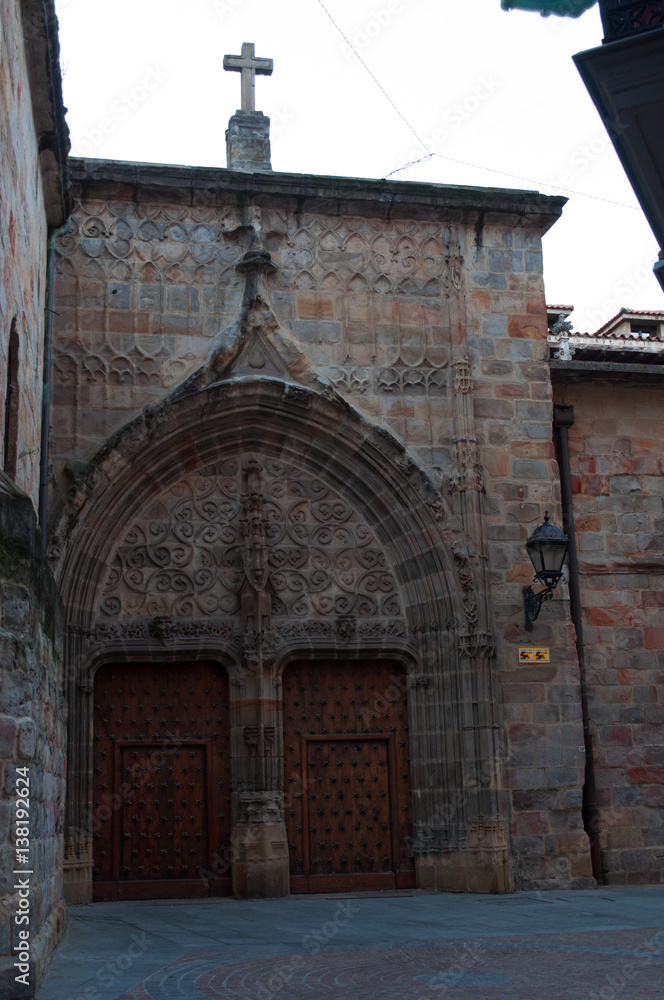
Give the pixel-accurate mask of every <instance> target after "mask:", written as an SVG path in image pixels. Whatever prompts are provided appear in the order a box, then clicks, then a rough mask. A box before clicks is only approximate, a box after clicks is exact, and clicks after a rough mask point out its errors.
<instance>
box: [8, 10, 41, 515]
mask: <svg viewBox="0 0 664 1000" xmlns="http://www.w3.org/2000/svg"><path fill="white" fill-rule="evenodd" d="M21 7H22V4H21V3H20V2H19V0H0V23H1V24H2V34H1V35H0V109H1V110H2V114H1V115H0V145H1V146H2V150H3V154H2V155H3V162H2V173H1V175H0V245H2V247H3V261H2V268H0V371H1V372H2V375H1V376H0V413H2V414H4V403H5V392H6V377H5V372H6V364H7V352H8V346H9V335H10V330H11V327H12V322H15V324H16V332H17V333H18V337H19V362H18V370H19V411H18V417H19V421H18V463H17V473H16V482H17V484H18V485H19V487H20V488H21V489H23V490H25V492H26V493H28V494H29V496H30V497H32V500H33V502H34V503H35V506H36V504H37V493H38V489H39V451H40V430H41V393H42V381H43V376H42V349H43V326H44V304H43V302H44V276H45V266H46V209H45V204H44V195H43V189H42V178H41V171H40V164H39V152H38V148H37V141H36V135H35V132H36V129H35V120H34V115H33V104H32V99H31V88H30V81H29V73H28V63H27V59H28V53H27V50H26V45H25V41H24V37H23V22H22V17H21ZM2 448H3V438H2V436H1V435H0V451H1V450H2ZM3 461H4V456H0V462H3ZM0 467H1V466H0Z"/></svg>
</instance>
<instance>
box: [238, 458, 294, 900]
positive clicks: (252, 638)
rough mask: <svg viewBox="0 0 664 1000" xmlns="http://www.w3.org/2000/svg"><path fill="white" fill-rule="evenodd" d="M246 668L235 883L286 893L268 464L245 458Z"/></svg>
mask: <svg viewBox="0 0 664 1000" xmlns="http://www.w3.org/2000/svg"><path fill="white" fill-rule="evenodd" d="M243 473H244V485H245V492H244V494H243V496H242V497H241V500H242V505H243V508H244V518H243V520H242V529H243V533H244V554H243V560H244V574H245V583H244V588H243V590H242V593H241V610H242V628H243V664H242V665H243V672H242V676H241V678H240V679H239V681H238V687H239V690H238V696H237V699H236V705H235V713H234V714H235V724H234V726H233V729H232V732H231V741H232V744H231V745H232V750H233V767H234V780H233V787H234V795H233V799H234V801H233V817H234V821H233V829H232V834H231V838H232V854H233V891H234V893H235V895H236V896H240V897H242V898H246V899H254V898H262V897H269V896H287V895H288V893H289V878H290V873H289V860H288V841H287V837H286V826H285V823H284V796H283V746H282V743H283V740H282V735H281V733H282V726H281V703H280V699H279V692H280V685H278V681H277V679H276V675H275V672H274V637H273V635H272V631H271V613H270V604H271V594H270V581H269V569H268V563H267V546H266V542H265V530H266V526H267V525H266V521H265V519H264V517H263V505H264V502H265V497H264V495H263V492H262V476H261V473H262V469H261V466H260V463H259V462H257V461H256V460H255V459H252V458H250V459H248V460H247V461H246V463H245V465H244V469H243Z"/></svg>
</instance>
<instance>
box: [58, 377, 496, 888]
mask: <svg viewBox="0 0 664 1000" xmlns="http://www.w3.org/2000/svg"><path fill="white" fill-rule="evenodd" d="M225 463H226V464H225ZM227 463H231V464H230V465H228V464H227ZM233 463H234V464H233ZM188 490H189V493H187V491H188ZM183 501H186V502H183ZM206 504H211V505H213V506H212V507H210V508H209V510H208V509H206V507H205V505H206ZM187 505H188V513H187V514H186V516H180V515H182V512H183V510H184V509H185V508H187ZM224 505H226V506H225V507H224ZM212 509H213V513H212V514H210V511H211V510H212ZM298 525H299V526H300V527H301V528H302V532H301V535H302V537H301V538H300V540H299V541H300V543H301V544H300V545H299V548H300V549H301V550H303V551H301V552H300V553H299V554H298V553H297V552H296V551H295V550H297V549H298V537H297V527H298ZM151 526H152V527H151ZM220 526H221V528H222V529H223V530H222V532H221V534H220ZM153 529H154V530H153ZM189 529H192V530H193V536H192V535H187V531H188V530H189ZM207 529H210V530H208V532H207V535H206V530H207ZM291 529H292V530H291ZM151 531H152V536H151V537H150V532H151ZM284 532H286V533H288V532H290V535H289V538H290V541H289V544H288V545H285V544H284V543H283V537H284ZM315 532H318V536H317V538H316V540H315V543H314V540H313V533H315ZM305 536H306V538H305ZM328 536H329V538H328V542H327V543H326V544H323V542H322V541H321V540H322V539H323V537H328ZM200 538H202V541H200V540H199V541H198V542H197V541H196V539H200ZM167 540H168V544H165V543H166V541H167ZM454 541H455V530H454V519H453V518H452V516H451V515H450V513H449V511H447V510H446V507H445V504H444V501H443V500H442V497H441V495H440V493H439V492H438V490H437V489H436V488H435V486H434V485H433V484H432V483H431V481H430V480H429V479H428V478H427V476H426V475H425V474H424V473H423V472H422V470H420V469H419V468H418V467H417V465H416V464H415V463H414V461H413V460H412V458H411V457H410V456H409V455H408V454H407V453H406V451H405V450H404V448H403V447H402V446H401V445H400V444H399V443H398V442H397V441H396V440H395V439H394V438H393V437H392V436H391V435H390V434H389V433H388V432H386V431H385V430H382V429H381V428H378V427H376V426H374V425H372V424H371V423H369V422H368V421H367V420H366V419H364V418H363V417H362V416H361V415H360V414H359V413H358V412H357V411H355V410H353V409H352V408H351V407H350V406H349V405H348V404H347V403H346V402H345V401H344V400H342V399H341V398H340V397H338V396H337V395H336V394H335V393H334V392H332V391H331V390H329V389H326V390H324V391H323V392H318V391H315V390H313V389H308V388H304V387H302V386H299V385H294V384H292V383H289V382H285V381H283V380H282V379H280V378H277V377H256V376H248V377H241V378H234V379H229V380H226V381H221V382H218V383H214V384H212V385H208V386H205V387H203V388H198V389H197V390H195V391H192V392H191V393H190V394H186V392H184V391H179V392H178V393H177V394H175V395H174V396H173V397H171V398H168V399H166V400H165V401H164V402H163V403H162V404H160V405H159V406H158V407H155V408H154V409H153V410H151V411H147V412H144V413H143V414H142V415H141V416H140V417H139V418H137V419H136V420H134V421H133V422H131V423H130V424H128V425H127V426H126V427H125V428H124V429H123V430H122V432H120V433H119V434H118V435H117V436H116V437H115V438H114V439H112V440H111V441H110V442H109V443H108V444H107V445H106V447H105V448H104V449H103V450H102V451H101V452H100V453H99V454H98V455H97V456H96V458H95V460H94V461H93V462H92V463H91V466H90V468H89V471H88V473H87V475H86V477H85V479H84V481H83V482H82V483H80V484H79V486H78V488H77V490H76V492H75V494H72V496H71V497H69V498H68V501H67V505H66V506H65V508H64V510H63V515H62V518H61V521H60V523H59V525H58V526H57V528H56V531H55V534H54V545H55V551H56V554H57V556H58V559H57V566H56V572H57V577H58V581H59V584H60V588H61V593H62V595H63V601H64V605H65V609H66V618H67V625H66V627H67V634H66V637H67V647H68V648H67V664H68V678H69V681H68V687H69V704H70V743H69V747H70V750H69V772H70V781H69V798H68V805H67V823H68V831H69V840H68V847H67V872H68V875H67V878H68V881H69V890H68V892H69V897H70V899H72V900H74V899H85V898H87V894H88V893H89V884H90V876H91V851H90V810H91V773H92V750H91V746H92V741H91V736H92V733H91V693H92V670H93V664H94V663H95V662H98V661H99V659H100V658H103V659H104V660H107V659H108V658H109V657H113V656H117V655H118V654H119V653H121V655H122V656H123V657H138V658H141V657H144V658H147V659H152V660H154V659H155V658H157V657H164V656H166V657H170V658H172V657H176V656H182V655H183V654H184V655H189V654H193V655H195V656H197V657H205V656H211V655H215V656H221V657H222V658H224V659H225V660H226V661H227V662H228V663H229V664H230V670H231V723H230V725H231V733H230V742H231V753H232V759H233V769H234V771H233V817H234V818H233V837H234V847H233V856H234V865H233V879H234V889H235V891H236V892H237V893H238V894H240V895H250V896H251V895H269V894H272V895H277V894H282V893H285V892H287V891H288V858H287V843H286V837H285V827H284V817H283V790H282V778H283V766H282V753H283V747H282V742H281V727H280V704H281V690H280V680H279V675H278V671H277V667H276V664H277V663H283V662H285V661H286V660H287V659H288V658H292V657H294V656H300V657H302V656H308V655H309V656H310V655H322V654H323V653H325V654H326V655H332V656H335V657H336V656H350V657H360V656H367V655H368V656H376V655H379V654H380V655H384V656H390V657H396V658H400V659H402V660H404V661H407V662H408V664H409V686H410V689H409V708H408V711H409V721H410V730H411V742H412V745H411V757H412V763H411V779H412V801H413V817H414V847H415V851H416V854H417V863H418V872H419V877H420V882H421V884H427V879H428V878H429V876H430V874H431V872H432V871H434V872H437V871H443V872H445V871H448V872H449V873H450V874H449V882H450V887H463V886H461V884H460V883H462V882H463V881H464V879H466V880H467V872H468V870H469V869H470V868H471V867H472V869H473V876H472V879H473V884H474V886H476V887H482V886H486V888H488V889H491V888H501V887H502V888H504V887H505V886H506V884H507V883H506V879H507V875H506V872H507V855H506V848H505V844H504V838H503V832H502V826H501V823H502V820H501V816H500V806H499V801H498V786H499V782H498V774H497V749H496V745H495V739H496V738H495V731H494V730H495V725H494V720H493V715H492V713H493V711H494V700H493V697H492V695H491V681H490V677H489V673H488V670H487V662H488V658H490V656H491V653H492V640H491V636H490V634H489V633H488V632H487V625H486V623H485V622H482V621H480V620H478V618H477V614H476V613H475V612H472V607H474V606H475V605H473V602H472V597H473V593H472V591H473V588H474V587H477V581H473V574H472V568H471V567H470V565H469V564H468V561H467V560H464V557H463V556H462V555H461V556H460V555H459V552H458V550H457V552H456V554H455V549H454V547H453V545H454ZM326 545H327V548H326ZM321 552H322V553H323V557H321ZM358 552H359V557H358ZM364 555H366V557H367V558H366V559H364V563H363V556H364ZM211 557H212V563H211V562H210V558H211ZM280 559H285V560H286V564H285V566H284V565H282V566H280V565H279V560H280ZM298 559H302V560H303V561H302V562H301V563H298ZM372 561H373V564H372ZM185 563H186V565H185ZM213 564H214V565H213ZM285 567H286V568H285ZM211 574H212V576H213V577H214V579H213V580H211ZM288 574H291V575H290V577H289V576H288ZM298 574H299V576H298ZM187 580H189V583H188V584H187V582H186V581H187ZM192 580H193V584H192V582H191V581H192ZM289 580H290V583H289ZM296 580H297V581H298V582H297V583H296V585H294V584H293V581H296ZM187 588H189V589H188V590H187ZM298 594H299V595H300V597H301V598H302V599H303V601H304V603H301V604H300V605H298ZM469 605H470V606H471V613H470V614H469V612H468V609H469ZM469 693H470V694H471V697H470V698H468V694H469ZM473 702H474V708H473V709H472V716H470V717H469V718H468V719H467V720H466V718H465V713H466V712H467V711H470V708H469V707H468V706H469V705H470V704H471V703H473ZM478 705H479V709H478ZM478 712H479V716H481V717H482V718H480V720H479V724H478ZM485 717H486V724H485V722H484V718H485ZM466 722H468V724H469V726H472V727H473V728H474V729H475V730H478V729H479V730H482V736H481V738H480V739H479V741H478V738H477V735H475V736H474V737H473V740H472V741H471V742H469V739H468V736H467V735H466V734H465V732H464V728H468V727H466ZM475 840H476V841H477V843H475ZM436 878H437V879H438V884H439V885H440V884H441V879H440V878H438V875H436Z"/></svg>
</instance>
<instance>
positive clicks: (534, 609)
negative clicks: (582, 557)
mask: <svg viewBox="0 0 664 1000" xmlns="http://www.w3.org/2000/svg"><path fill="white" fill-rule="evenodd" d="M567 546H568V539H567V535H565V534H563V532H562V531H561V530H560V528H557V527H556V525H555V524H549V512H548V510H547V511H545V512H544V524H540V525H538V526H537V527H536V528H535V530H534V531H533V533H532V535H531V536H530V538H529V539H528V541H527V542H526V548H527V549H528V555H529V556H530V561H531V562H532V564H533V569H534V570H535V582H536V583H543V584H544V585H545V589H544V590H539V591H538V592H537V593H535V591H534V590H533V588H532V587H531V586H528V587H524V588H523V606H524V611H525V615H526V630H527V631H528V632H531V631H532V628H533V622H534V621H535V619H536V618H537V617H538V615H539V613H540V609H541V607H542V602H543V601H548V600H550V599H551V598H552V597H553V591H554V590H555V588H556V587H557V586H558V584H559V583H560V580H561V579H562V575H563V563H564V562H565V556H566V555H567Z"/></svg>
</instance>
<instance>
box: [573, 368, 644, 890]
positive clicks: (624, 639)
mask: <svg viewBox="0 0 664 1000" xmlns="http://www.w3.org/2000/svg"><path fill="white" fill-rule="evenodd" d="M618 378H619V379H620V381H618ZM555 397H556V402H560V403H564V404H566V405H571V406H573V407H574V425H573V427H571V428H570V430H569V447H570V465H571V472H572V489H573V494H574V513H575V519H576V534H577V547H578V552H579V567H580V573H581V589H582V605H583V622H584V625H583V629H584V639H585V643H586V660H587V664H588V687H589V693H590V715H591V724H592V730H593V738H594V744H595V760H596V766H597V788H598V799H599V805H600V812H601V823H602V848H603V850H602V863H603V868H604V870H605V872H606V878H607V880H608V882H609V884H613V885H644V884H651V883H661V882H662V881H664V833H663V831H662V809H663V808H664V499H663V498H664V475H663V472H664V468H663V466H662V457H661V456H662V437H663V436H664V419H663V414H664V388H657V387H653V386H652V385H646V386H643V385H639V384H638V381H637V382H636V383H635V382H630V381H629V376H628V374H627V373H623V374H622V375H621V376H617V377H616V381H615V382H614V383H613V384H601V385H598V384H597V383H596V382H592V381H585V382H579V383H575V384H569V385H566V386H563V385H556V387H555Z"/></svg>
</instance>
